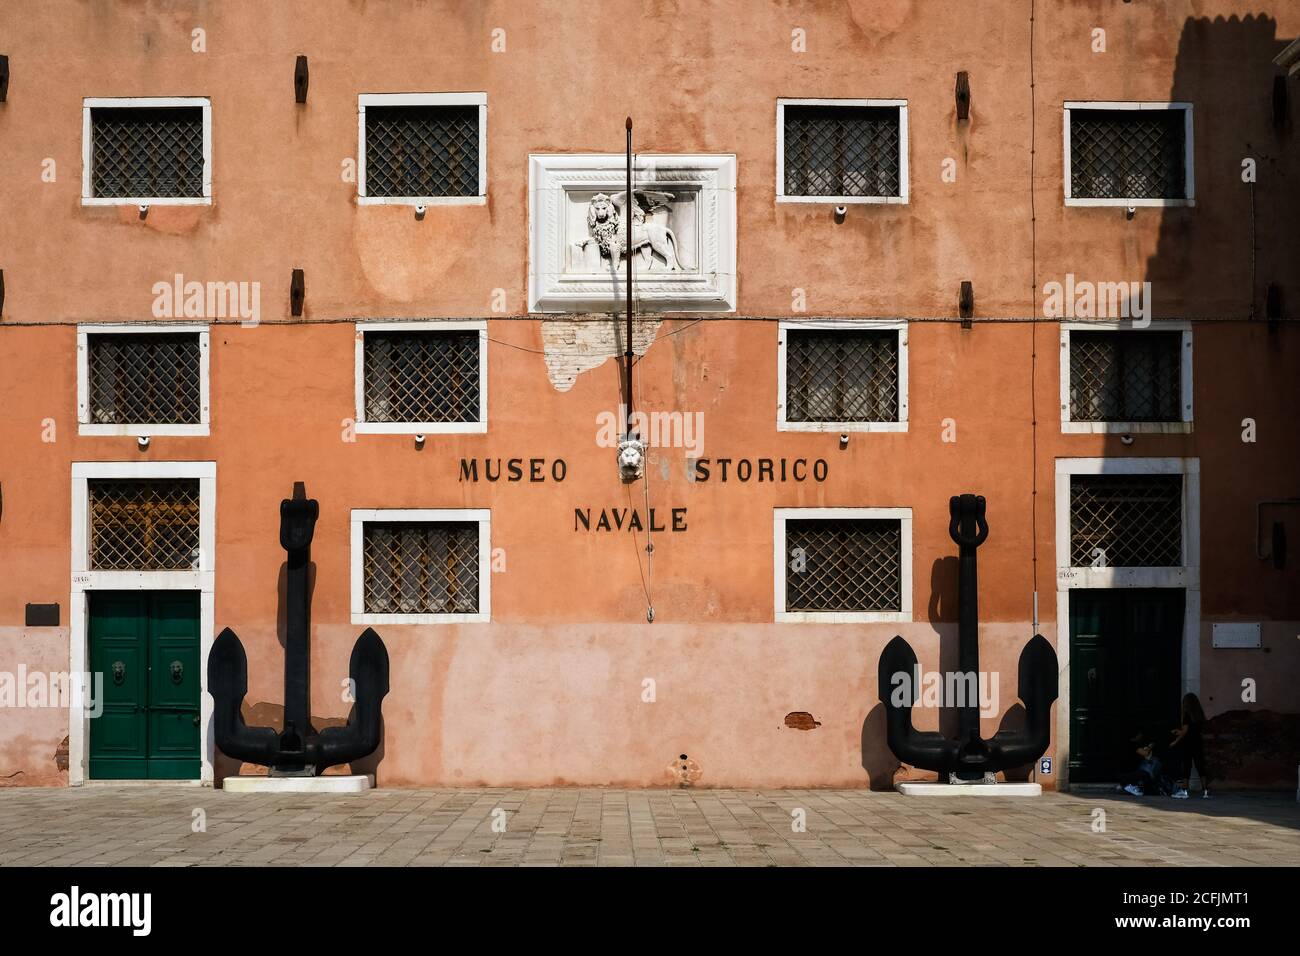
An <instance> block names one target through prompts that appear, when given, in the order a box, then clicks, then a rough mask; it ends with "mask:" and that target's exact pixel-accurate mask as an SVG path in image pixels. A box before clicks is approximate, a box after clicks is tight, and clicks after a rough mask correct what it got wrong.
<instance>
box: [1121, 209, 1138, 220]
mask: <svg viewBox="0 0 1300 956" xmlns="http://www.w3.org/2000/svg"><path fill="white" fill-rule="evenodd" d="M1136 215H1137V206H1128V207H1127V208H1125V210H1124V218H1125V219H1132V218H1133V217H1134V216H1136Z"/></svg>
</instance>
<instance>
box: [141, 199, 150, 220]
mask: <svg viewBox="0 0 1300 956" xmlns="http://www.w3.org/2000/svg"><path fill="white" fill-rule="evenodd" d="M147 215H149V204H148V203H147V202H142V203H140V218H141V219H143V218H144V217H145V216H147Z"/></svg>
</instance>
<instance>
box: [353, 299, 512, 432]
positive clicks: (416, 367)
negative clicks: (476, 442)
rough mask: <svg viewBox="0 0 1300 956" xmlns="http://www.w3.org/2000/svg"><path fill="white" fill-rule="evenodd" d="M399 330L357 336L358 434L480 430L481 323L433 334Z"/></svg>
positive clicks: (407, 329)
mask: <svg viewBox="0 0 1300 956" xmlns="http://www.w3.org/2000/svg"><path fill="white" fill-rule="evenodd" d="M403 325H404V324H403V323H398V326H399V327H397V328H391V329H387V330H385V329H382V328H381V329H366V330H364V331H363V333H362V342H361V350H362V355H361V365H362V379H363V394H362V396H361V399H362V408H361V416H360V418H359V424H364V425H366V426H368V427H367V428H363V429H362V430H363V431H365V430H372V431H411V430H418V429H419V428H422V429H425V430H428V431H482V430H483V429H484V427H485V421H486V416H485V414H484V383H483V380H482V379H483V372H484V355H483V340H484V338H485V336H486V331H485V330H484V328H483V327H482V324H481V323H465V324H464V325H469V326H470V327H468V328H466V327H457V328H453V329H440V330H436V331H430V330H416V329H411V328H406V327H401V326H403ZM417 426H418V428H417Z"/></svg>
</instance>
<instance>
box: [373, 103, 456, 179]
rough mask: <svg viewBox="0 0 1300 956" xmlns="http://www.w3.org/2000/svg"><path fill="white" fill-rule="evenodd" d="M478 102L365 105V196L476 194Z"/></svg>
mask: <svg viewBox="0 0 1300 956" xmlns="http://www.w3.org/2000/svg"><path fill="white" fill-rule="evenodd" d="M478 124H479V108H478V107H477V106H367V107H366V195H367V196H400V197H420V196H478V195H480V192H479V181H478V165H479V163H478V155H479V154H478V149H479V128H478Z"/></svg>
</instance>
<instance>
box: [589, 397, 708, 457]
mask: <svg viewBox="0 0 1300 956" xmlns="http://www.w3.org/2000/svg"><path fill="white" fill-rule="evenodd" d="M627 418H628V416H627V406H626V405H619V406H618V412H617V413H614V412H601V413H600V414H599V415H597V416H596V445H597V446H598V447H600V448H617V447H618V445H619V439H620V438H621V437H622V435H623V433H624V431H625V430H626V428H627V424H628V421H627ZM631 424H632V431H633V432H634V433H635V434H636V435H637V437H639V438H640V439H641V441H643V442H644V443H645V445H646V447H647V448H685V449H686V453H687V454H686V456H687V457H688V458H698V457H700V455H702V454H703V453H704V413H703V412H638V411H634V412H633V413H632V423H631Z"/></svg>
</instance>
